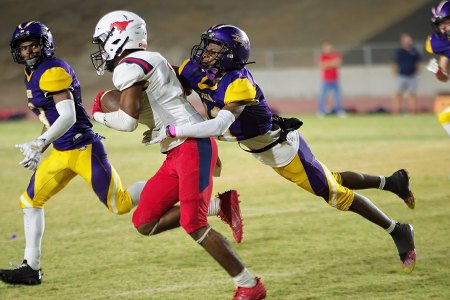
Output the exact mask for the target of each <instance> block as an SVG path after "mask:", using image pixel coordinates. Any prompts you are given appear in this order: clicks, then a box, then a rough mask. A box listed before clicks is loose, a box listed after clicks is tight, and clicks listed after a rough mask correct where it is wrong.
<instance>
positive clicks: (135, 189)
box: [127, 181, 147, 207]
mask: <svg viewBox="0 0 450 300" xmlns="http://www.w3.org/2000/svg"><path fill="white" fill-rule="evenodd" d="M146 183H147V181H138V182H135V183H133V184H132V185H131V186H129V187H128V189H127V191H128V193H130V195H131V201H132V206H133V207H136V206H137V205H138V203H139V200H140V198H141V192H142V190H143V189H144V186H145V184H146Z"/></svg>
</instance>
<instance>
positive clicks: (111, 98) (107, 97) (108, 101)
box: [100, 90, 122, 113]
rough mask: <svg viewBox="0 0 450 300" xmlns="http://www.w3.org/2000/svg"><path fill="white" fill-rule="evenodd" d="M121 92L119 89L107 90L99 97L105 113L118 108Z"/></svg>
mask: <svg viewBox="0 0 450 300" xmlns="http://www.w3.org/2000/svg"><path fill="white" fill-rule="evenodd" d="M121 94H122V93H121V92H120V91H119V90H109V91H107V92H106V93H104V94H103V96H102V98H101V99H100V102H101V105H102V110H103V112H105V113H107V112H113V111H117V110H119V107H120V95H121Z"/></svg>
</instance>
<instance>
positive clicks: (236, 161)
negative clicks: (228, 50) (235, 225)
mask: <svg viewBox="0 0 450 300" xmlns="http://www.w3.org/2000/svg"><path fill="white" fill-rule="evenodd" d="M303 120H304V122H305V125H304V126H303V127H302V128H301V129H300V131H301V133H302V134H303V135H304V137H305V138H306V139H307V140H308V142H309V145H310V147H311V148H312V150H313V152H314V153H315V155H316V157H317V158H318V159H319V160H321V161H322V162H323V163H325V164H326V165H327V166H328V167H329V168H330V169H331V170H336V171H345V170H354V171H362V172H366V173H371V174H383V175H389V174H391V173H392V172H393V171H395V170H397V169H398V168H402V167H404V168H407V169H408V170H409V172H410V176H411V185H412V188H413V191H414V193H415V195H416V198H417V206H416V209H415V210H410V209H408V208H407V207H406V206H405V205H404V204H403V202H402V201H401V200H399V199H398V198H397V197H396V196H395V195H393V194H390V193H387V192H382V191H378V190H369V191H364V192H363V194H364V195H366V196H368V197H369V198H370V199H372V201H373V202H374V203H375V204H377V205H378V206H379V207H380V208H381V209H382V210H383V211H384V212H385V213H386V214H388V215H389V216H391V217H392V218H395V219H396V220H399V221H402V222H411V223H412V224H413V225H414V228H415V233H416V247H417V255H418V259H417V264H416V269H415V270H414V272H413V273H412V274H404V273H402V272H401V265H400V261H399V259H398V257H397V253H396V248H395V246H394V243H393V242H392V240H391V238H390V237H389V236H388V235H387V234H386V233H385V232H384V231H383V230H382V229H380V228H378V227H376V226H375V225H372V224H370V223H369V222H367V221H365V220H363V219H362V218H361V217H359V216H357V215H355V214H353V213H350V212H345V213H344V212H339V211H336V210H335V209H332V208H330V207H328V206H327V205H326V204H325V203H324V201H323V200H321V199H319V198H316V197H314V196H312V195H311V194H308V193H307V192H305V191H303V190H300V189H298V188H297V187H295V186H294V185H293V184H291V183H289V182H287V181H285V180H283V179H282V178H281V177H279V176H278V175H277V174H276V173H275V172H273V171H272V170H271V169H270V168H268V167H266V166H263V165H261V164H260V163H259V162H258V161H257V160H255V159H253V158H252V157H251V156H250V154H248V153H245V152H244V151H242V150H240V149H239V148H238V146H237V145H236V144H234V143H225V142H219V153H220V156H221V159H222V162H223V165H224V167H223V174H222V177H221V178H218V179H216V181H215V188H214V190H215V192H219V191H224V190H226V189H229V188H235V189H237V190H238V191H239V193H240V195H241V201H242V202H241V206H242V210H243V213H244V217H245V235H244V242H243V243H242V244H239V245H238V244H236V243H234V241H233V242H232V245H233V247H235V249H236V250H237V251H238V253H239V255H240V257H241V258H242V260H243V261H244V263H245V264H246V265H247V267H248V268H249V269H250V271H251V272H253V273H254V274H255V275H258V276H261V277H262V279H263V281H264V284H265V285H266V288H267V292H268V299H450V289H449V287H448V285H449V283H450V272H449V267H450V257H449V252H450V229H449V228H450V218H449V215H450V178H449V176H450V138H449V137H448V136H447V135H446V134H445V132H444V131H443V130H442V128H441V127H440V125H439V124H438V122H437V120H436V118H435V117H434V116H432V115H420V116H409V117H402V116H399V117H391V116H356V117H353V116H351V117H348V118H344V119H340V118H322V119H320V118H316V117H312V116H309V117H304V118H303ZM95 129H96V130H97V131H98V132H100V133H101V134H103V135H105V136H106V137H107V139H106V140H105V143H106V145H107V147H108V151H109V157H110V160H111V162H112V163H113V164H114V166H115V168H116V169H117V170H118V172H119V173H120V174H121V177H122V181H123V184H124V185H129V184H131V183H132V182H134V181H136V180H139V179H146V178H149V177H150V176H151V175H152V174H153V173H154V172H155V171H156V169H157V167H158V166H159V164H160V163H161V161H162V160H163V159H164V156H163V155H161V154H159V152H158V146H152V147H145V146H142V145H141V144H140V139H141V136H140V135H141V133H142V131H143V129H139V130H138V132H135V133H120V132H116V131H113V130H111V129H107V128H104V127H101V126H96V127H95ZM39 132H40V125H39V124H38V123H35V122H17V123H2V124H0V136H1V139H2V143H1V144H0V159H1V165H2V172H1V173H0V182H1V199H0V201H1V205H0V253H1V254H0V268H6V267H8V261H16V262H20V261H21V260H22V257H23V256H22V255H23V247H24V239H23V229H22V223H23V220H22V211H21V209H20V207H19V205H18V196H19V195H20V194H21V193H22V192H23V190H24V189H25V188H26V186H27V184H28V178H29V176H30V175H31V173H30V172H29V171H28V170H26V169H23V168H22V167H21V166H19V165H18V162H19V161H20V160H21V154H20V152H19V151H18V150H17V149H15V148H14V147H13V145H14V144H16V143H20V142H25V141H28V140H30V139H33V138H34V137H36V135H37V134H38V133H39ZM45 213H46V232H45V235H44V240H43V256H42V268H43V271H44V278H43V284H42V285H40V286H34V287H23V286H7V285H5V284H3V283H1V282H0V299H14V300H16V299H17V300H18V299H46V300H47V299H48V300H51V299H58V300H59V299H83V300H84V299H86V300H88V299H105V300H106V299H165V300H166V299H208V300H209V299H231V297H232V290H233V288H234V286H233V283H232V281H231V279H230V278H229V277H228V276H227V275H226V273H225V272H224V271H223V270H222V269H221V268H220V267H219V266H218V265H217V264H216V263H215V262H214V261H213V260H212V259H211V258H210V257H209V256H208V255H207V254H206V253H205V252H204V251H203V250H202V248H201V247H200V246H198V245H196V244H195V242H193V241H192V240H191V238H190V237H189V236H187V235H186V234H185V233H184V231H183V230H181V229H176V230H173V231H171V232H166V233H163V234H160V235H158V236H154V237H151V238H149V237H143V236H140V235H138V233H137V232H136V231H135V229H134V228H133V226H132V224H131V221H130V218H131V214H128V215H123V216H114V215H112V214H110V213H109V212H108V211H107V210H106V209H105V208H104V207H103V206H102V205H101V204H100V203H99V202H98V201H97V200H96V198H95V196H94V194H93V192H91V191H90V190H89V188H88V186H87V185H86V183H85V182H83V180H82V179H81V178H75V179H74V180H73V182H71V184H70V185H69V186H68V187H67V188H66V189H64V190H63V191H62V192H61V193H59V194H58V195H56V196H55V197H54V198H53V199H51V200H50V201H49V202H48V203H47V205H46V209H45ZM210 220H211V225H212V226H213V227H214V228H215V229H216V230H218V231H220V232H222V233H223V234H224V235H225V236H226V237H227V238H228V239H230V240H232V236H231V233H230V230H229V229H228V227H227V226H226V225H224V224H222V223H221V222H220V220H218V219H217V218H215V217H212V218H210ZM12 234H17V238H15V239H13V238H11V235H12Z"/></svg>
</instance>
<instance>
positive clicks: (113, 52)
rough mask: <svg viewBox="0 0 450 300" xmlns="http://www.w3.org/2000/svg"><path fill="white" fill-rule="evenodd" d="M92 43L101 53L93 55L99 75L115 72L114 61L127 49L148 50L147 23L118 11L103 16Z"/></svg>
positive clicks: (127, 13) (128, 13)
mask: <svg viewBox="0 0 450 300" xmlns="http://www.w3.org/2000/svg"><path fill="white" fill-rule="evenodd" d="M92 42H93V43H94V44H98V46H99V51H97V52H95V53H92V54H91V61H92V64H93V65H94V68H95V70H97V74H99V75H103V74H104V73H105V69H106V70H107V71H110V72H112V71H113V70H114V67H115V65H114V60H115V59H116V58H117V57H118V56H119V55H120V54H122V52H123V51H124V50H126V49H146V48H147V28H146V24H145V21H144V20H143V19H142V18H141V17H139V16H138V15H136V14H135V13H132V12H130V11H126V10H116V11H112V12H110V13H108V14H106V15H105V16H103V17H102V18H101V19H100V20H99V21H98V23H97V25H96V26H95V32H94V36H93V37H92Z"/></svg>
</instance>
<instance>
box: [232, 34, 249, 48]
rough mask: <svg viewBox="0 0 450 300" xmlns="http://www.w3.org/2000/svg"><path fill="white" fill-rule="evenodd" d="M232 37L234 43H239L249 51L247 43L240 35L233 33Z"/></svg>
mask: <svg viewBox="0 0 450 300" xmlns="http://www.w3.org/2000/svg"><path fill="white" fill-rule="evenodd" d="M232 37H233V40H234V41H235V42H236V43H239V44H240V45H241V46H242V47H244V48H245V49H247V50H248V49H249V45H248V41H247V40H246V39H245V37H244V36H243V35H242V34H238V33H235V34H233V35H232Z"/></svg>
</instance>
